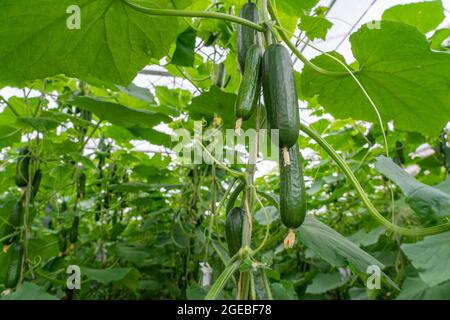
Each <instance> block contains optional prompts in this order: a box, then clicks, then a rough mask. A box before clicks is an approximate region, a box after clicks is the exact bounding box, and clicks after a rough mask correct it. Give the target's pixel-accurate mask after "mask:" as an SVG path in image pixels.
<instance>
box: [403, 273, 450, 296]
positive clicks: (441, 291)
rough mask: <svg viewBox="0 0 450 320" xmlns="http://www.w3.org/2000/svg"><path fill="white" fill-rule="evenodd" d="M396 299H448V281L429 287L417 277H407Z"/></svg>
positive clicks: (449, 287) (449, 290) (449, 282)
mask: <svg viewBox="0 0 450 320" xmlns="http://www.w3.org/2000/svg"><path fill="white" fill-rule="evenodd" d="M396 299H397V300H450V281H448V282H444V283H442V284H440V285H438V286H435V287H431V288H430V287H429V286H427V284H426V283H425V282H423V281H422V279H420V278H419V277H407V278H406V279H405V281H404V282H403V286H402V291H401V292H400V294H399V295H398V296H397V298H396Z"/></svg>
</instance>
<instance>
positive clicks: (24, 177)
mask: <svg viewBox="0 0 450 320" xmlns="http://www.w3.org/2000/svg"><path fill="white" fill-rule="evenodd" d="M30 160H31V152H30V149H29V148H28V147H25V148H22V149H20V151H19V159H18V160H17V167H16V185H17V186H18V187H26V186H28V180H29V171H28V170H29V167H30Z"/></svg>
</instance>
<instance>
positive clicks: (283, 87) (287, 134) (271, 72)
mask: <svg viewBox="0 0 450 320" xmlns="http://www.w3.org/2000/svg"><path fill="white" fill-rule="evenodd" d="M263 92H264V102H265V105H266V109H267V120H268V123H269V127H270V129H278V130H279V144H278V147H279V148H280V149H282V151H283V153H282V155H283V159H284V165H289V164H290V161H289V152H288V149H289V148H291V147H292V146H293V145H294V144H295V143H296V142H297V139H298V136H299V130H300V114H299V110H298V98H297V90H296V86H295V78H294V68H293V65H292V60H291V56H290V54H289V51H288V50H287V49H286V48H285V47H284V46H283V45H281V44H274V45H270V46H269V47H268V48H267V50H266V52H265V53H264V59H263Z"/></svg>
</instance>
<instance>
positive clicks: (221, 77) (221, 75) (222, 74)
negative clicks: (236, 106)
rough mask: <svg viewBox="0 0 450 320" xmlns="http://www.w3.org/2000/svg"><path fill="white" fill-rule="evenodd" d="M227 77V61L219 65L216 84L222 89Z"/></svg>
mask: <svg viewBox="0 0 450 320" xmlns="http://www.w3.org/2000/svg"><path fill="white" fill-rule="evenodd" d="M226 77H227V71H226V69H225V63H223V62H221V63H219V64H218V66H217V73H216V82H215V84H216V86H217V87H219V88H220V89H223V88H224V86H225V78H226Z"/></svg>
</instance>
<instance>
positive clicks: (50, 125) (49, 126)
mask: <svg viewBox="0 0 450 320" xmlns="http://www.w3.org/2000/svg"><path fill="white" fill-rule="evenodd" d="M17 123H18V124H19V125H20V126H25V127H31V128H33V129H35V130H36V131H39V132H47V131H50V130H54V129H56V128H57V127H58V126H59V122H58V121H56V120H54V119H52V118H46V117H37V118H32V117H19V118H17Z"/></svg>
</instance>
